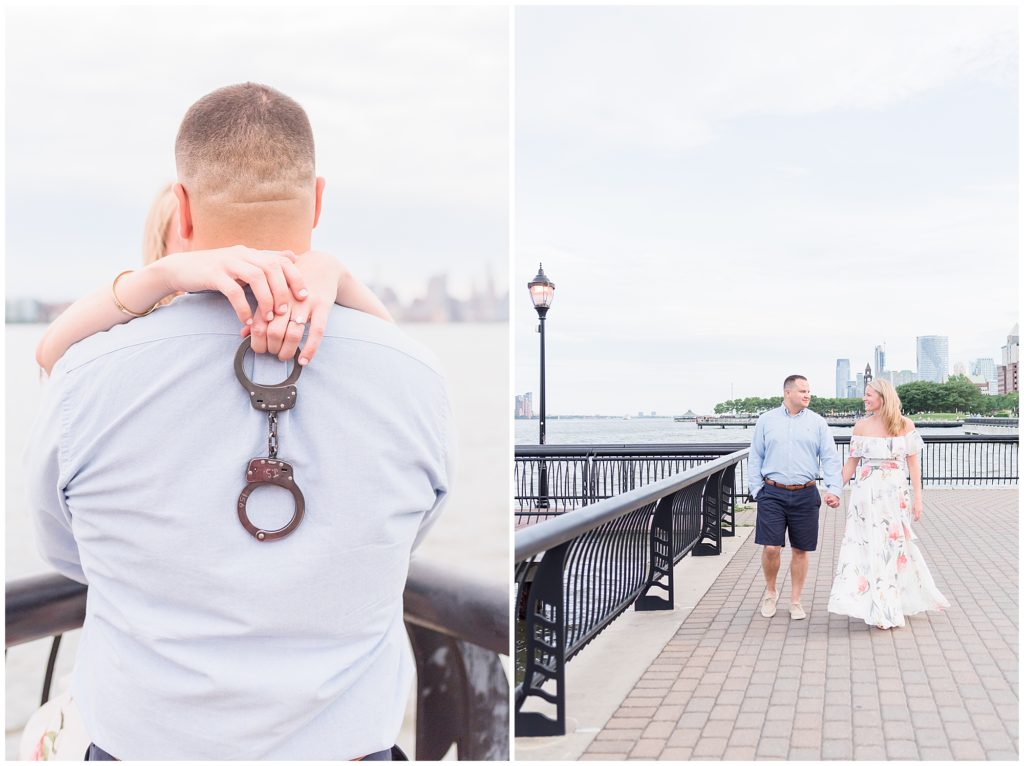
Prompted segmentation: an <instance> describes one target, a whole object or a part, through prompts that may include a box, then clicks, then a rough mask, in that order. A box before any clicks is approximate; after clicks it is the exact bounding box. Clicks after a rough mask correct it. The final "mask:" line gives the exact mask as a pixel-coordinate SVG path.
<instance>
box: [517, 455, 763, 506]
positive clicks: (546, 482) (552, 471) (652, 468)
mask: <svg viewBox="0 0 1024 766" xmlns="http://www.w3.org/2000/svg"><path fill="white" fill-rule="evenodd" d="M748 446H749V445H746V444H610V445H609V444H581V445H557V446H556V445H545V446H522V445H519V446H516V455H515V474H514V475H515V501H516V504H517V510H516V517H517V518H519V519H522V520H530V521H538V520H543V519H546V518H550V517H552V516H557V515H559V514H561V513H563V512H564V511H566V510H572V509H574V508H581V507H583V506H585V505H591V504H592V503H596V502H597V501H599V500H606V499H608V498H610V497H616V496H618V495H621V494H622V493H624V492H629V491H630V490H633V489H636V488H637V487H645V486H647V485H648V484H653V483H654V482H656V481H660V480H662V479H665V478H668V477H669V476H675V475H676V474H679V473H681V472H683V471H687V470H689V469H691V468H694V467H696V466H699V465H703V464H704V463H707V462H709V461H711V460H715V459H717V458H720V457H722V456H724V455H730V454H732V453H734V452H737V451H739V450H742V449H746V448H747V447H748ZM745 466H746V461H744V462H743V463H742V464H740V465H738V466H737V469H736V488H737V490H742V488H743V487H744V486H745V481H746V474H745V472H744V469H745ZM545 487H546V489H547V492H546V496H545V493H544V492H542V491H541V490H542V489H543V488H545ZM545 501H546V502H545Z"/></svg>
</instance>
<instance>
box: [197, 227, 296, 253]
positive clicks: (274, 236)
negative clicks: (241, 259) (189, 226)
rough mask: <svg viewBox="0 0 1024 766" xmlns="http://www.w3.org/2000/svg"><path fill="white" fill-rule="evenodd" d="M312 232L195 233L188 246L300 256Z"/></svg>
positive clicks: (199, 248) (202, 248)
mask: <svg viewBox="0 0 1024 766" xmlns="http://www.w3.org/2000/svg"><path fill="white" fill-rule="evenodd" d="M311 240H312V232H310V231H309V230H308V229H307V230H306V231H305V232H302V231H295V232H288V231H275V232H266V231H263V232H261V231H248V232H247V231H223V232H215V233H210V234H205V235H200V234H198V233H197V235H196V236H194V237H193V238H192V240H191V241H190V243H189V245H190V248H189V249H191V250H215V249H217V248H221V247H232V246H233V245H245V246H246V247H251V248H253V249H254V250H291V251H292V252H293V253H295V254H296V255H300V254H302V253H304V252H306V251H307V250H309V249H310V242H311Z"/></svg>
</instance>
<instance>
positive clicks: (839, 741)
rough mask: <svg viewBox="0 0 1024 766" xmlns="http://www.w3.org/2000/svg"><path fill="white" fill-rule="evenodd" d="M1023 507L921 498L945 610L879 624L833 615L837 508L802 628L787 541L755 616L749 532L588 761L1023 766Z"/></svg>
mask: <svg viewBox="0 0 1024 766" xmlns="http://www.w3.org/2000/svg"><path fill="white" fill-rule="evenodd" d="M1017 503H1018V500H1017V491H1016V490H1015V489H988V490H982V489H979V490H970V489H956V490H953V489H947V490H926V491H925V515H924V518H923V519H922V521H921V523H920V524H919V525H918V527H917V533H918V536H919V541H918V542H919V544H920V546H921V549H922V551H923V553H924V556H925V560H926V561H927V562H928V564H929V568H930V569H931V571H932V574H933V575H934V577H935V581H936V584H937V585H938V587H939V589H940V590H941V591H942V592H943V593H944V594H945V595H946V597H947V598H948V599H949V601H950V604H951V609H949V610H947V611H945V612H944V613H941V614H939V613H935V612H929V613H926V614H921V615H915V616H913V617H910V618H908V621H907V622H908V624H907V627H904V628H897V629H894V630H889V631H881V630H877V629H874V628H869V627H868V626H867V625H865V624H864V623H863V622H859V621H854V620H851V619H850V618H848V617H843V616H839V615H830V614H829V613H828V611H827V607H828V596H829V590H830V589H831V585H832V574H833V572H834V567H835V560H836V558H837V556H838V554H839V546H840V543H841V541H842V535H843V526H844V524H845V515H844V514H845V507H846V505H845V503H844V505H843V506H842V508H840V509H839V512H838V513H837V512H833V511H828V512H825V510H824V509H823V511H822V513H823V515H822V524H821V532H820V535H821V537H820V539H819V545H818V550H817V551H816V552H815V553H813V554H812V558H811V566H810V571H809V573H808V576H807V583H806V585H805V587H804V593H803V596H802V598H801V601H802V602H803V605H804V608H805V609H806V610H807V614H808V619H806V620H802V621H796V622H793V621H791V620H790V619H789V610H788V608H787V607H788V603H789V581H788V566H789V549H788V548H785V549H783V560H782V570H781V571H780V583H779V592H780V599H779V601H780V603H779V611H778V613H777V614H776V615H775V617H774V618H772V619H770V620H769V619H765V618H763V617H761V615H760V612H759V607H760V600H761V598H762V596H763V593H764V580H763V578H762V576H761V571H760V552H761V548H760V546H757V545H754V539H753V535H751V536H750V538H749V539H748V540H747V541H746V542H745V543H744V544H743V546H742V547H741V548H740V550H739V551H738V552H737V553H736V555H735V557H734V558H733V559H732V560H731V561H730V562H729V564H728V565H727V567H726V568H725V570H724V571H723V572H722V574H721V575H720V576H719V578H718V579H717V580H716V582H715V584H714V585H713V586H712V587H711V589H710V590H709V591H708V592H707V594H706V595H705V596H704V598H703V599H702V600H701V602H700V603H699V604H698V605H697V607H696V608H695V609H694V610H693V611H692V612H691V613H690V615H689V616H688V617H687V618H686V619H685V620H684V621H683V623H682V625H681V627H680V628H679V631H678V632H677V633H676V635H675V637H674V638H673V639H672V640H671V641H670V642H669V643H668V645H667V646H666V647H665V649H664V650H663V651H662V652H661V654H660V655H659V657H658V658H657V659H656V660H655V661H654V662H653V663H652V664H651V666H650V668H649V669H648V670H647V672H646V673H645V674H644V675H643V677H642V678H641V679H640V680H639V681H638V682H637V684H636V686H635V687H634V688H633V690H632V691H631V692H630V694H629V695H628V696H627V697H626V699H625V700H623V702H622V704H621V706H620V707H619V709H618V710H617V711H616V712H615V714H614V715H613V716H612V718H611V719H610V720H609V721H608V723H607V724H606V726H605V728H604V729H603V730H602V731H601V732H600V733H599V734H598V735H597V737H596V738H595V739H594V741H593V742H592V743H591V744H590V746H589V747H588V748H587V750H586V752H585V753H584V754H583V756H582V759H586V760H596V759H614V760H620V759H625V758H630V759H667V760H687V759H713V760H719V759H743V760H751V759H758V760H761V759H765V760H768V759H775V760H781V759H793V760H796V759H814V760H817V759H821V760H829V759H844V760H845V759H856V760H863V759H872V760H874V759H879V760H884V759H947V760H948V759H957V760H960V759H998V760H1002V759H1010V760H1017V759H1018V754H1019V739H1018V731H1017V726H1018V694H1019V692H1018V671H1017V644H1018V627H1017V614H1018V602H1017V593H1018V590H1017V575H1018V551H1017V539H1018V505H1017ZM783 573H786V577H785V579H783Z"/></svg>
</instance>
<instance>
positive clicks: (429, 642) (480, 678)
mask: <svg viewBox="0 0 1024 766" xmlns="http://www.w3.org/2000/svg"><path fill="white" fill-rule="evenodd" d="M6 591H7V597H6V606H7V608H6V613H7V631H6V642H5V646H6V647H7V648H9V647H11V646H16V645H18V644H24V643H27V642H30V641H36V640H41V639H45V638H49V637H53V641H52V644H51V649H50V658H49V661H48V663H47V670H46V676H45V678H44V682H43V702H46V700H47V699H48V698H49V694H50V683H51V681H52V678H53V667H54V664H55V661H56V658H57V652H58V649H59V647H60V640H61V637H62V636H63V634H64V633H67V632H69V631H72V630H75V629H77V628H79V627H81V625H82V622H83V621H84V619H85V600H86V586H84V585H81V584H80V583H76V582H73V581H71V580H68V579H67V578H65V577H63V576H61V575H58V574H50V575H42V576H38V577H29V578H24V579H20V580H13V581H11V582H8V583H7V588H6ZM405 626H406V630H407V631H408V634H409V639H410V643H411V644H412V648H413V654H414V655H415V657H416V679H417V681H416V760H424V761H433V760H440V759H441V758H442V757H444V755H445V754H446V753H447V752H448V750H449V749H450V748H451V746H452V745H455V746H456V749H457V752H458V757H459V760H471V761H494V760H497V761H502V760H505V761H507V760H508V759H509V741H508V720H509V682H508V678H507V676H506V674H505V670H504V669H503V668H502V665H501V661H500V659H499V655H508V591H507V590H506V588H505V587H503V586H500V585H485V584H481V583H480V582H478V581H477V580H474V579H472V578H468V577H457V576H454V575H453V574H452V572H451V571H450V570H448V569H446V568H441V567H439V566H437V565H434V564H428V563H426V562H422V561H413V563H412V564H411V566H410V568H409V578H408V580H407V582H406V587H405Z"/></svg>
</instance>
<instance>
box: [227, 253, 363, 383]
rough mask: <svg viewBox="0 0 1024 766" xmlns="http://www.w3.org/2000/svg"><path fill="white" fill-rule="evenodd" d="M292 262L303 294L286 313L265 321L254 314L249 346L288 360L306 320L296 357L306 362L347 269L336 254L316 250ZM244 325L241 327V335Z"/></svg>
mask: <svg viewBox="0 0 1024 766" xmlns="http://www.w3.org/2000/svg"><path fill="white" fill-rule="evenodd" d="M294 266H295V268H296V269H297V270H298V271H299V272H300V274H301V276H302V278H303V284H304V285H309V288H308V293H307V295H306V297H305V298H304V299H303V300H301V301H297V302H296V303H295V304H294V305H293V306H291V311H290V312H289V313H288V314H285V315H279V316H276V317H274V318H273V319H271V320H270V321H269V322H267V321H264V319H263V317H256V318H255V319H254V320H253V324H252V348H253V351H255V352H257V353H263V352H269V353H271V354H276V355H277V358H278V359H280V360H281V361H288V360H289V359H291V358H293V357H294V356H295V350H296V349H297V348H298V346H299V343H300V342H301V341H302V335H303V333H304V331H305V329H306V324H307V323H308V324H309V335H308V336H307V337H306V345H305V346H303V347H302V355H301V356H300V357H299V364H301V365H306V364H309V363H310V362H311V361H312V360H313V357H314V356H315V355H316V352H317V349H318V348H319V347H320V342H321V341H322V340H323V337H324V330H325V329H326V328H327V318H328V316H330V313H331V306H333V305H334V302H335V298H336V297H337V294H338V288H339V285H340V284H343V282H344V281H345V279H347V278H348V270H347V269H346V268H345V267H344V266H343V265H342V264H341V262H340V261H339V260H338V259H337V258H334V257H333V256H331V255H328V254H327V253H323V252H320V251H317V250H310V251H308V252H306V253H303V254H302V255H301V256H299V257H298V258H297V259H296V261H295V264H294ZM247 329H248V328H243V330H242V335H243V336H245V335H246V334H247Z"/></svg>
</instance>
